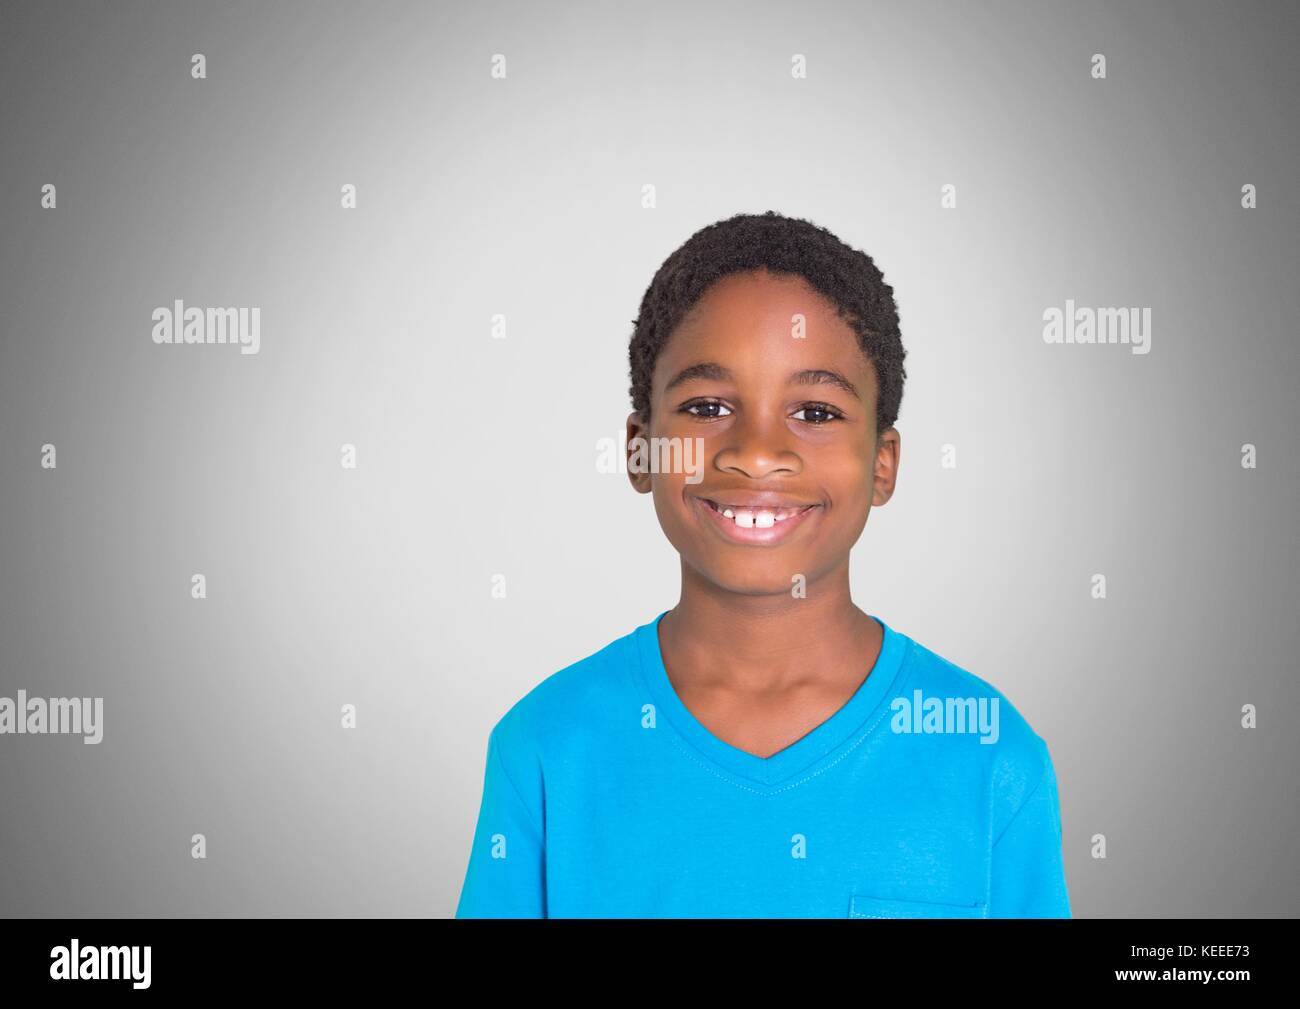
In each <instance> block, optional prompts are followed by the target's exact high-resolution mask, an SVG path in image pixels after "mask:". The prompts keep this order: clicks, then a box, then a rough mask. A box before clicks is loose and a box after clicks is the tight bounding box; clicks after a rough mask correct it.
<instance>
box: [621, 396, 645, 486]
mask: <svg viewBox="0 0 1300 1009" xmlns="http://www.w3.org/2000/svg"><path fill="white" fill-rule="evenodd" d="M649 442H650V425H649V424H647V423H646V422H645V421H644V420H643V419H642V418H641V414H640V413H639V412H637V411H636V410H633V411H632V412H631V413H629V414H628V415H627V458H626V460H625V462H626V464H627V479H628V482H629V483H630V484H631V485H632V489H633V490H635V491H636V492H637V493H638V494H649V493H650V472H649V470H650V467H649V466H648V465H647V463H648V461H649V458H650V456H649V449H648V445H649Z"/></svg>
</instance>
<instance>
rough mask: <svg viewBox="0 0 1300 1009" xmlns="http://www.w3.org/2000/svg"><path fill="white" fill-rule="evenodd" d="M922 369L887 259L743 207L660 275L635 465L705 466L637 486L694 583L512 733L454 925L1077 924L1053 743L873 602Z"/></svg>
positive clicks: (546, 686)
mask: <svg viewBox="0 0 1300 1009" xmlns="http://www.w3.org/2000/svg"><path fill="white" fill-rule="evenodd" d="M904 356H905V351H904V350H903V346H902V342H901V338H900V335H899V331H898V315H897V310H896V308H895V305H894V299H893V290H892V288H891V287H890V286H889V285H888V284H886V283H885V282H884V278H883V277H882V276H881V274H880V271H879V270H878V269H877V268H876V267H875V265H874V264H873V263H872V261H871V259H870V257H868V256H866V255H865V254H863V253H862V252H859V251H856V250H853V249H851V248H849V247H848V246H846V245H844V243H842V242H841V241H840V240H839V239H838V238H836V237H835V236H834V235H832V234H831V233H830V232H829V231H827V230H825V229H824V228H820V227H818V226H816V225H813V224H811V223H809V222H807V221H804V220H799V219H790V218H787V217H783V216H781V215H778V214H776V213H774V212H772V211H768V212H767V213H765V214H761V215H737V216H735V217H732V218H731V219H729V220H726V221H721V222H719V223H717V224H714V225H711V226H709V227H707V228H704V229H702V230H701V231H699V232H697V233H696V234H695V235H693V236H692V237H691V238H690V239H689V240H688V241H687V242H686V243H685V245H683V246H682V247H681V248H680V249H678V250H677V251H676V252H674V253H673V254H672V255H671V256H670V257H669V258H668V259H667V261H665V263H664V264H663V266H662V267H660V269H659V271H658V273H657V274H656V275H655V277H654V280H653V281H652V282H651V284H650V287H649V289H648V290H647V291H646V294H645V297H644V299H643V300H642V304H641V312H640V316H639V318H638V319H637V320H636V328H635V331H634V333H633V336H632V342H631V348H630V361H631V373H632V388H631V393H632V403H633V406H634V408H635V410H634V412H633V413H632V415H631V416H630V417H629V418H628V422H627V432H628V444H629V451H631V450H632V447H633V446H634V445H635V441H634V439H638V438H642V439H646V440H647V441H649V440H651V439H656V438H661V439H678V440H679V441H680V442H683V443H684V442H685V441H687V440H689V439H701V440H700V441H699V442H697V443H696V444H698V445H699V446H700V447H701V448H702V452H701V453H698V454H696V455H695V456H694V458H696V459H698V460H700V463H699V465H698V467H697V469H696V470H695V471H686V470H685V469H683V471H682V472H675V471H671V467H670V471H669V472H661V471H653V472H645V471H644V470H645V469H646V467H644V466H641V467H636V466H632V465H629V474H630V478H631V480H632V484H633V486H634V487H635V488H636V489H637V490H638V491H640V492H641V493H643V494H644V493H649V494H651V495H652V496H653V501H654V506H655V511H656V513H657V514H658V517H659V522H660V525H661V526H662V527H663V530H664V533H665V535H666V536H667V537H668V539H669V541H670V542H671V543H672V545H673V546H674V547H675V548H676V550H677V552H678V553H679V554H680V555H681V561H682V563H681V571H682V586H681V596H680V599H679V600H678V603H677V605H676V606H675V607H674V608H673V609H671V610H667V611H665V612H663V613H660V614H659V616H658V617H656V618H655V619H654V620H652V621H650V622H648V623H645V624H642V625H641V626H639V627H637V628H636V629H635V630H634V631H632V632H631V633H629V634H627V635H626V636H624V637H622V638H619V639H618V640H616V641H613V642H612V643H610V644H609V645H607V646H606V647H605V648H603V649H601V650H600V651H598V652H596V653H594V654H592V655H589V656H587V657H586V658H584V659H582V660H581V661H579V662H576V663H574V664H572V665H570V666H568V667H566V668H564V669H562V670H560V671H559V672H557V673H555V674H553V675H551V676H550V677H548V678H547V679H545V680H544V681H542V682H541V683H539V684H538V685H537V686H536V687H535V688H533V690H532V691H531V692H529V693H528V694H527V695H526V696H525V697H524V698H523V699H521V700H520V701H518V702H517V703H516V704H515V705H514V707H512V708H511V709H510V710H509V711H508V712H507V713H506V714H505V715H504V716H503V717H502V718H501V719H500V721H499V722H498V723H497V724H496V726H495V727H494V728H493V730H492V732H491V733H490V735H489V737H488V745H487V768H486V775H485V779H484V785H483V797H482V803H481V807H480V811H479V816H478V823H477V827H476V830H475V835H474V841H473V849H472V852H471V854H470V858H469V868H468V871H467V874H466V877H465V881H464V885H463V887H462V890H461V895H460V901H459V905H458V907H457V910H456V916H457V917H460V918H469V917H552V918H560V917H610V918H614V917H645V918H652V917H653V918H658V917H679V918H685V917H713V918H725V917H750V918H779V917H810V918H821V917H827V918H894V917H903V918H920V917H960V918H985V917H1069V915H1070V905H1069V898H1068V895H1067V891H1066V885H1065V875H1064V868H1063V865H1062V856H1061V826H1060V811H1059V808H1058V800H1057V791H1056V777H1055V773H1054V770H1053V766H1052V761H1051V757H1050V755H1049V752H1048V749H1047V746H1046V744H1045V743H1044V742H1043V740H1042V739H1041V738H1039V737H1038V736H1037V735H1036V734H1035V733H1034V731H1033V730H1032V729H1031V728H1030V726H1029V724H1028V723H1027V722H1026V721H1025V720H1024V718H1023V717H1022V716H1021V715H1020V714H1019V713H1018V712H1016V711H1015V709H1014V708H1012V706H1011V704H1010V703H1009V702H1008V701H1007V699H1006V698H1005V697H1003V696H1002V694H1001V693H999V692H998V691H997V690H996V689H995V688H994V687H992V686H991V685H990V684H988V683H986V682H985V681H984V680H982V679H980V678H978V677H976V676H974V675H972V674H971V673H968V672H966V671H965V670H963V669H961V668H959V667H957V666H955V665H953V664H952V663H950V662H948V661H947V660H945V659H943V658H941V657H940V656H938V655H936V654H935V653H933V652H931V651H929V650H928V649H926V648H924V647H923V646H921V645H920V644H918V643H917V642H915V641H913V640H912V639H910V638H909V637H907V636H906V635H904V634H903V633H902V632H901V631H898V630H895V629H894V628H892V627H890V626H889V625H888V624H887V623H885V621H883V620H881V619H880V618H878V617H874V616H870V615H868V614H866V613H864V612H863V611H862V610H860V609H858V608H857V607H856V606H855V605H854V604H853V602H852V600H851V598H850V594H849V550H850V549H851V548H852V546H853V545H854V544H855V543H856V542H857V540H858V538H859V536H860V535H861V533H862V530H863V527H864V526H865V524H866V521H867V515H868V513H869V512H870V510H871V508H872V506H873V505H883V504H885V503H886V502H887V501H888V500H889V499H890V497H891V495H892V494H893V490H894V484H895V480H896V479H897V476H898V460H899V433H898V431H897V430H896V429H895V428H894V426H893V425H894V422H895V420H896V418H897V415H898V409H899V404H900V402H901V399H902V388H903V380H904V378H905V377H906V375H905V371H904V369H903V358H904ZM656 469H657V468H656ZM633 470H639V471H638V472H633Z"/></svg>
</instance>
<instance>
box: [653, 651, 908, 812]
mask: <svg viewBox="0 0 1300 1009" xmlns="http://www.w3.org/2000/svg"><path fill="white" fill-rule="evenodd" d="M915 644H916V643H915V642H911V643H909V644H908V646H907V654H906V655H904V656H903V661H902V664H901V665H900V667H899V670H900V672H901V671H902V669H904V668H905V669H906V670H907V673H906V676H905V677H904V678H903V679H902V680H900V681H899V690H900V692H901V690H902V688H903V687H904V686H906V685H907V683H908V680H909V679H910V677H911V675H912V672H913V670H912V668H911V658H912V651H913V649H914V647H915ZM882 701H883V698H882ZM889 710H890V709H889V706H888V705H885V706H884V707H882V708H881V710H880V714H878V715H877V716H876V717H875V719H874V720H873V721H872V723H871V724H870V725H869V726H867V728H866V730H865V731H864V732H863V733H862V735H860V736H859V737H858V738H857V740H856V741H855V742H854V743H853V745H852V746H850V747H849V748H848V749H847V750H845V751H844V752H843V753H841V754H840V755H839V756H838V757H836V758H835V759H834V760H832V761H831V762H830V763H829V764H827V765H826V766H825V767H823V768H821V769H820V770H816V771H813V773H812V774H810V775H808V776H807V777H805V778H800V779H799V780H798V781H795V782H791V783H790V784H789V785H782V786H781V787H780V788H777V789H775V790H773V791H769V792H764V791H762V790H761V789H757V788H752V787H750V786H749V785H742V784H741V783H740V782H738V781H732V780H731V778H728V777H726V776H725V775H722V774H719V773H718V772H717V770H716V769H714V768H713V767H712V766H710V765H709V764H706V763H705V762H704V761H703V760H702V759H701V758H700V757H699V756H698V755H697V754H696V753H695V752H694V751H692V750H689V749H687V748H686V745H685V744H684V743H683V742H682V741H681V740H680V739H679V738H678V737H677V732H676V730H675V729H674V731H673V733H672V741H673V744H674V745H675V746H676V747H677V748H678V749H679V750H681V751H682V752H683V753H685V754H686V756H688V757H690V758H691V760H693V761H695V763H697V764H699V765H700V766H701V767H703V768H704V769H705V770H706V771H708V772H709V773H710V774H712V775H713V776H714V777H715V778H720V779H721V780H723V781H725V782H727V783H729V784H732V785H735V786H736V787H737V788H740V789H743V790H744V791H746V792H752V793H754V794H755V795H762V796H765V797H771V796H774V795H780V794H781V793H782V792H788V791H790V790H791V789H792V788H798V787H799V786H800V785H802V784H805V783H806V782H809V781H812V779H813V778H815V777H817V776H818V775H819V774H825V773H826V772H827V771H829V770H830V769H831V768H832V767H834V766H835V765H836V764H838V763H839V762H840V761H841V760H844V759H845V758H846V757H848V755H849V754H850V753H852V752H853V751H854V750H856V749H857V748H858V747H859V746H861V745H862V743H863V742H864V741H865V740H866V738H867V737H868V736H870V735H871V733H872V732H874V731H875V729H876V726H877V725H879V724H880V720H881V719H882V718H884V717H885V715H886V714H888V712H889Z"/></svg>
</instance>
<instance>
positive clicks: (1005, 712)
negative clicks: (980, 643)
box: [899, 641, 1053, 836]
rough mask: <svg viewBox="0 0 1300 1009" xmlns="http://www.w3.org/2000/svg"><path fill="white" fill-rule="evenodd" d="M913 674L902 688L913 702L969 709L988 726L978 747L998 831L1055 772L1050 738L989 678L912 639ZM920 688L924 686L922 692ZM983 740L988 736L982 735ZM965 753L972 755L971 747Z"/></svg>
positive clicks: (903, 683)
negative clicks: (1036, 728)
mask: <svg viewBox="0 0 1300 1009" xmlns="http://www.w3.org/2000/svg"><path fill="white" fill-rule="evenodd" d="M909 666H910V669H909V675H907V676H906V677H904V679H903V682H902V684H901V689H900V691H899V694H900V696H902V697H905V698H906V699H907V700H908V701H909V702H910V703H913V704H915V703H916V702H917V701H918V700H919V701H920V703H921V704H922V705H927V704H928V705H930V706H931V708H932V709H935V710H937V708H936V706H935V703H934V702H936V701H937V702H938V704H939V705H942V706H943V709H944V711H945V713H946V712H947V710H948V709H950V708H953V709H956V710H958V711H961V710H964V711H965V712H966V713H968V714H973V715H974V716H975V717H977V718H979V719H980V725H981V727H987V729H988V731H987V732H986V734H985V738H987V739H989V740H991V742H989V743H988V745H981V746H977V747H975V750H976V751H981V752H979V759H980V760H981V761H982V762H983V767H982V768H981V769H982V771H983V775H984V776H985V778H986V780H987V782H988V785H989V789H990V793H991V798H992V802H993V807H994V808H993V814H994V816H993V824H994V830H995V836H996V834H997V833H1000V830H1001V828H1002V827H1003V826H1005V825H1006V823H1009V822H1010V820H1011V818H1012V817H1013V816H1014V815H1015V813H1016V811H1018V810H1019V809H1020V807H1021V806H1022V805H1023V804H1024V802H1025V800H1026V799H1028V798H1029V796H1030V795H1031V794H1033V792H1034V790H1035V789H1036V788H1037V787H1038V786H1039V785H1040V784H1041V783H1042V782H1043V781H1044V779H1045V778H1047V776H1048V775H1049V774H1052V773H1053V772H1052V760H1051V753H1050V751H1049V749H1048V746H1047V743H1046V741H1045V740H1044V739H1043V738H1042V737H1041V736H1040V735H1039V734H1038V733H1037V732H1035V731H1034V728H1033V726H1032V725H1030V723H1029V720H1028V719H1027V718H1026V717H1025V716H1024V714H1023V713H1022V712H1021V711H1020V710H1019V709H1018V708H1017V707H1016V706H1015V705H1014V704H1013V703H1012V702H1011V699H1010V698H1009V697H1008V696H1007V695H1006V694H1005V693H1003V691H1002V690H1000V689H999V688H998V687H997V686H995V685H994V684H993V683H992V682H991V681H990V680H988V679H985V678H984V676H981V675H978V674H976V673H975V672H972V671H971V670H970V669H967V668H965V667H964V666H960V665H958V664H957V663H955V662H953V661H951V660H950V659H948V658H947V657H945V656H943V655H940V654H939V653H937V652H935V651H933V650H931V649H929V648H927V647H925V646H924V645H922V644H920V643H919V642H915V641H913V643H912V653H911V661H910V663H909ZM917 691H920V694H919V696H918V694H917ZM981 742H983V740H981ZM963 752H964V753H966V754H970V753H971V752H972V751H971V749H970V748H969V747H966V748H963Z"/></svg>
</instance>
